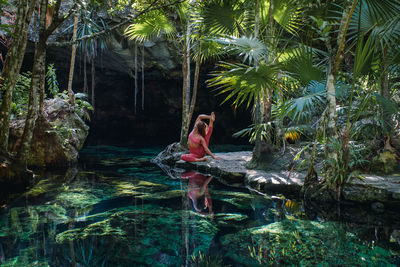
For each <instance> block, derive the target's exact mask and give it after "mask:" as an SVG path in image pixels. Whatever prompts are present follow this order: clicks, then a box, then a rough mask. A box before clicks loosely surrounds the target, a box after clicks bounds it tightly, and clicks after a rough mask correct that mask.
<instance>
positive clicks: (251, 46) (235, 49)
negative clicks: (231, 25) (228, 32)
mask: <svg viewBox="0 0 400 267" xmlns="http://www.w3.org/2000/svg"><path fill="white" fill-rule="evenodd" d="M215 41H216V42H217V43H220V44H222V45H225V49H226V50H227V51H228V52H231V53H234V54H237V55H239V56H240V57H243V62H246V61H248V63H249V64H251V63H252V62H254V61H260V60H261V59H262V58H263V57H264V56H265V55H266V54H267V47H266V46H265V44H264V43H263V42H261V41H260V40H259V39H257V38H255V37H245V36H242V37H239V38H236V37H233V36H227V37H225V38H219V39H215Z"/></svg>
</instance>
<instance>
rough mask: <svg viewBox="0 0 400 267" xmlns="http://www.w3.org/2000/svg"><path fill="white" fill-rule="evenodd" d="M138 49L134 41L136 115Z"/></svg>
mask: <svg viewBox="0 0 400 267" xmlns="http://www.w3.org/2000/svg"><path fill="white" fill-rule="evenodd" d="M137 57H138V49H137V42H136V41H135V63H134V64H135V66H134V68H135V114H136V106H137V95H138V81H137V80H138V77H137V76H138V60H137Z"/></svg>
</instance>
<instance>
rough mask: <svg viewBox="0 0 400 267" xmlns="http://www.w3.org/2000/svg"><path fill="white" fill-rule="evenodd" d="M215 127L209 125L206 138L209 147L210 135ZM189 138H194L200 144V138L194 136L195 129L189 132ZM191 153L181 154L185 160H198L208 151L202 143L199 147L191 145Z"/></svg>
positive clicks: (193, 140) (194, 141)
mask: <svg viewBox="0 0 400 267" xmlns="http://www.w3.org/2000/svg"><path fill="white" fill-rule="evenodd" d="M212 130H213V127H208V131H207V135H206V137H205V138H204V139H205V140H206V145H207V147H208V143H209V142H210V137H211V134H212ZM189 139H190V140H192V142H193V143H195V144H199V145H200V139H198V138H196V137H194V134H193V131H192V132H191V133H190V134H189ZM189 152H190V154H184V155H182V156H181V159H183V160H184V161H196V159H199V158H202V157H204V156H205V155H206V151H205V150H204V147H203V146H202V145H200V146H198V147H189Z"/></svg>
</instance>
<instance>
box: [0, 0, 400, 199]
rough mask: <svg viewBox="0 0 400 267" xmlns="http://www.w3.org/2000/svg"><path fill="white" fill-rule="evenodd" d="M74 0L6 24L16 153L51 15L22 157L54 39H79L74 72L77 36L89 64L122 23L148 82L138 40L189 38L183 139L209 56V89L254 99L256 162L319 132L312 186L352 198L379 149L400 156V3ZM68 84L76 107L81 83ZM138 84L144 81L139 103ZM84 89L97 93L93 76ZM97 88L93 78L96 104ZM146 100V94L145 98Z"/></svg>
mask: <svg viewBox="0 0 400 267" xmlns="http://www.w3.org/2000/svg"><path fill="white" fill-rule="evenodd" d="M10 2H11V1H10ZM62 2H65V1H61V0H56V1H50V0H40V1H35V0H31V1H28V0H23V1H19V2H18V3H19V4H18V6H17V7H16V8H17V9H16V11H15V12H16V13H15V17H16V18H15V22H14V24H13V25H11V26H10V27H9V26H7V25H2V27H6V28H7V29H9V35H8V38H11V40H12V42H11V45H10V47H9V49H8V52H7V58H6V61H5V63H4V67H3V70H2V73H1V77H2V78H1V88H2V89H1V96H2V105H1V114H0V123H1V131H0V151H1V153H2V154H3V155H5V156H8V132H9V124H10V120H11V107H12V103H13V101H12V99H13V94H15V93H17V90H16V88H17V86H16V83H17V80H18V77H19V76H20V67H21V63H22V57H23V54H24V51H25V47H26V43H27V38H28V28H29V24H30V21H31V17H32V16H33V14H38V17H39V18H40V20H39V25H38V33H39V34H38V39H37V40H36V50H35V58H34V66H33V68H32V74H31V80H30V85H29V90H28V91H29V98H28V104H27V111H26V116H25V118H26V124H25V130H24V135H23V141H22V142H21V146H20V148H19V150H18V152H17V154H16V155H15V159H16V161H17V162H19V163H20V164H22V165H23V166H24V164H25V162H26V156H27V154H28V153H29V144H30V140H31V136H32V131H33V129H34V127H35V121H36V119H37V118H38V116H39V117H40V114H41V108H42V106H43V105H42V103H43V99H44V95H45V94H44V92H45V91H46V90H48V85H47V86H46V83H45V69H46V63H45V55H46V47H47V46H49V45H58V46H61V45H62V46H72V47H71V50H72V53H71V54H72V55H71V71H70V80H72V76H73V73H74V51H75V50H76V45H77V46H79V49H81V50H82V51H83V53H84V54H85V55H86V56H85V57H84V58H85V71H86V60H89V61H91V62H92V64H93V59H94V57H95V56H96V53H97V52H98V51H99V50H98V49H97V48H96V47H97V46H103V47H104V45H102V38H106V37H105V36H106V34H107V33H109V32H111V31H113V30H115V29H123V31H124V34H125V36H126V38H129V39H133V40H135V42H136V44H135V51H136V53H135V55H136V57H135V74H136V75H135V77H137V71H138V68H139V66H138V58H137V57H138V56H139V54H141V55H142V63H141V68H142V75H143V77H142V81H144V64H145V62H144V61H143V58H144V57H143V54H144V48H143V49H142V52H140V53H139V51H138V50H139V48H138V47H140V46H141V47H144V43H145V42H146V41H150V40H153V39H155V38H167V39H168V40H169V41H170V42H173V43H174V44H176V45H177V46H178V47H179V50H180V54H181V55H182V58H181V60H182V61H181V62H182V124H181V136H180V143H181V144H182V145H185V144H186V141H187V135H188V131H189V125H190V122H191V120H192V116H193V111H194V107H195V105H196V96H197V90H198V82H199V72H200V68H201V66H202V64H205V63H207V64H215V70H214V71H213V72H212V73H211V75H212V77H211V78H210V79H209V80H208V85H209V87H211V88H214V89H216V90H218V92H219V93H220V94H222V95H223V96H225V100H224V102H227V103H230V104H232V105H233V106H234V107H238V106H240V105H246V106H247V108H248V110H249V112H252V114H253V121H254V123H253V125H251V126H250V127H249V128H248V129H244V130H243V131H241V132H239V133H238V135H246V134H247V135H249V137H250V140H251V141H252V142H254V144H255V149H254V152H253V163H254V166H255V167H257V166H260V165H262V162H263V161H265V155H264V154H263V151H264V150H265V147H271V148H272V150H274V151H279V149H280V150H281V151H283V150H284V149H285V146H286V145H287V140H288V138H289V139H299V138H302V139H307V140H308V144H307V145H305V147H304V149H303V150H302V152H304V151H306V150H309V151H310V155H311V157H310V159H309V160H308V162H307V166H308V175H307V180H306V183H305V184H306V186H309V185H315V184H317V183H318V184H320V186H323V187H324V188H328V189H331V190H334V191H337V192H338V197H340V189H341V187H342V186H343V184H344V183H346V182H347V181H349V180H350V179H352V178H354V177H357V176H358V171H360V170H363V169H365V168H366V167H367V166H366V165H367V164H366V163H367V162H370V161H371V160H372V159H373V157H379V153H381V152H383V151H387V152H388V153H390V154H391V155H392V157H394V158H396V157H397V156H396V154H398V153H399V151H396V148H395V147H393V144H392V141H393V139H394V138H396V137H398V135H399V115H400V113H399V97H398V96H399V78H398V73H399V63H398V62H400V61H399V55H400V50H399V47H400V46H399V37H400V15H399V14H400V1H398V0H394V1H393V0H333V1H323V0H317V1H311V0H301V1H294V0H268V1H260V0H250V1H248V0H236V1H234V0H210V1H201V0H176V1H170V0H163V1H150V0H143V1H129V0H125V1H123V0H108V1H101V0H91V1H73V0H71V1H69V2H71V3H73V5H72V6H71V7H70V8H69V9H68V10H61V9H60V7H61V4H62ZM1 4H2V5H7V4H11V3H8V1H5V0H3V1H2V2H1ZM39 7H41V8H39ZM101 11H103V12H108V14H109V15H110V16H118V17H119V18H120V22H119V23H114V24H112V25H111V24H110V25H108V24H107V23H103V22H101V21H100V20H96V19H97V18H96V16H95V13H96V12H101ZM35 12H36V13H35ZM72 17H74V20H73V21H74V25H73V26H71V27H73V28H74V30H73V32H74V34H73V40H72V41H65V42H58V43H49V42H48V38H49V36H50V35H51V34H52V33H53V32H54V31H55V30H56V29H57V28H58V27H60V25H62V23H64V22H65V21H72ZM70 18H71V19H70ZM68 19H70V20H68ZM104 49H106V47H104ZM92 66H93V65H92ZM92 70H93V68H92ZM92 75H95V74H94V70H93V71H92ZM85 77H86V72H85ZM85 79H86V78H85ZM85 81H86V80H85ZM141 88H142V90H144V84H142V87H141ZM67 89H68V94H69V101H70V103H71V105H74V104H75V103H74V99H75V98H74V93H73V89H72V88H71V86H68V88H67ZM138 90H139V86H138V84H137V80H136V81H135V111H136V109H137V108H136V103H137V100H136V97H137V95H138ZM82 91H83V92H85V93H87V92H88V85H87V81H86V82H85V85H84V87H83V90H82ZM94 92H95V84H94V79H93V76H92V89H91V96H92V98H91V102H92V105H94V102H95V93H94ZM143 97H144V91H142V103H143ZM142 108H143V104H142ZM372 144H373V146H374V147H372ZM318 147H323V152H324V157H323V162H322V164H323V175H322V179H319V178H321V177H319V178H318V177H317V171H316V168H315V165H316V155H317V148H318ZM269 151H270V150H269ZM377 151H379V153H376V152H377ZM25 165H26V164H25ZM25 167H26V166H25Z"/></svg>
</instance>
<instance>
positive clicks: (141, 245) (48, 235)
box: [0, 146, 400, 266]
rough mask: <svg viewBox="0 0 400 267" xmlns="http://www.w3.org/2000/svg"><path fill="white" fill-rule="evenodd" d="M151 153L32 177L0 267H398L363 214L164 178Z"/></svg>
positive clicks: (96, 149)
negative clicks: (339, 214) (340, 215)
mask: <svg viewBox="0 0 400 267" xmlns="http://www.w3.org/2000/svg"><path fill="white" fill-rule="evenodd" d="M160 150H161V148H145V149H144V148H143V149H138V148H136V149H133V148H121V147H113V146H90V147H86V148H85V149H84V150H83V151H82V153H81V159H80V162H79V167H77V168H70V169H68V170H67V171H66V172H65V173H55V172H49V173H43V174H41V179H40V181H39V183H38V184H36V185H35V186H34V187H32V188H31V189H30V190H29V191H28V192H26V193H24V194H23V195H22V196H20V197H18V198H16V199H14V200H13V201H12V202H11V203H10V204H9V205H7V207H6V208H4V209H3V210H2V212H1V220H0V229H1V231H0V261H1V264H2V265H1V266H71V265H74V266H270V265H272V266H398V264H400V257H399V252H400V249H399V246H398V240H399V238H400V234H399V232H398V230H395V229H393V227H394V225H395V223H393V222H390V221H383V222H381V225H370V224H368V223H363V216H365V213H366V212H368V214H369V216H373V212H372V211H369V210H367V211H366V210H363V209H368V207H365V208H363V207H360V206H357V208H354V207H352V206H350V207H346V206H344V207H342V209H343V211H342V212H343V214H345V213H346V209H350V211H348V212H349V213H351V214H352V216H353V217H351V218H353V221H351V219H349V218H342V219H340V218H339V219H337V220H332V219H327V217H326V216H325V215H324V212H323V211H315V210H312V209H311V208H310V207H307V206H306V205H303V204H302V201H300V200H296V199H286V198H284V197H283V196H272V195H260V194H257V193H254V192H252V191H249V190H247V189H245V188H234V187H229V186H226V185H223V184H222V183H220V182H219V181H218V177H212V176H205V175H201V174H198V173H195V172H183V171H182V173H181V174H180V176H178V175H177V176H178V177H174V178H172V177H169V176H167V175H166V174H164V172H163V171H162V170H161V169H160V168H159V167H158V166H157V165H155V164H152V163H150V159H151V158H153V157H154V156H155V155H156V153H157V152H159V151H160ZM202 195H203V196H204V197H203V198H202ZM195 202H196V204H195V205H194V203H195ZM201 203H203V204H201ZM203 208H204V209H203ZM327 213H328V212H327ZM329 213H330V214H332V213H335V211H332V210H330V211H329ZM375 216H376V217H379V216H381V215H379V214H376V215H375ZM392 223H393V224H394V225H392Z"/></svg>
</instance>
